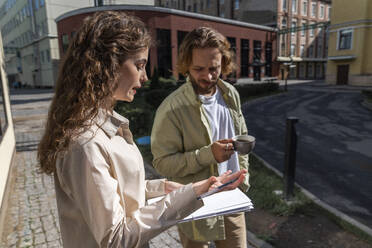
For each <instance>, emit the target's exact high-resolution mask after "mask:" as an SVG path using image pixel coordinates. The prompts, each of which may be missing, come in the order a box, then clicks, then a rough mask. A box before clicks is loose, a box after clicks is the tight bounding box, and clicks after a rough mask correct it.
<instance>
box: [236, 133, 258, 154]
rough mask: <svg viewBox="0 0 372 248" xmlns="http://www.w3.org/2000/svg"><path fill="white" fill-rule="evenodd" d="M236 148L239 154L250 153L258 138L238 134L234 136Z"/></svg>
mask: <svg viewBox="0 0 372 248" xmlns="http://www.w3.org/2000/svg"><path fill="white" fill-rule="evenodd" d="M232 140H233V142H232V143H233V145H234V150H235V151H237V152H238V153H239V154H248V153H250V152H251V151H252V150H253V148H254V145H255V144H256V138H255V137H253V136H251V135H237V136H234V137H233V138H232Z"/></svg>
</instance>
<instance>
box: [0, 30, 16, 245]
mask: <svg viewBox="0 0 372 248" xmlns="http://www.w3.org/2000/svg"><path fill="white" fill-rule="evenodd" d="M4 67H5V66H4V50H3V45H2V39H1V32H0V160H1V162H0V171H1V173H0V204H1V205H0V226H3V225H2V223H3V222H4V218H5V208H6V203H7V199H6V198H7V195H9V193H8V192H7V191H6V186H7V184H8V175H9V174H10V173H9V172H10V169H11V168H12V166H11V165H12V163H13V161H14V156H15V136H14V128H13V121H12V115H11V112H10V101H9V89H8V83H7V77H6V74H5V71H4ZM1 235H2V232H0V240H1V238H2V237H1Z"/></svg>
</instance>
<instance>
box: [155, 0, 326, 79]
mask: <svg viewBox="0 0 372 248" xmlns="http://www.w3.org/2000/svg"><path fill="white" fill-rule="evenodd" d="M155 5H157V6H162V7H168V8H175V9H182V10H186V11H192V12H196V13H203V14H208V15H213V16H219V17H224V18H227V19H234V20H239V21H243V22H248V23H256V24H259V25H265V26H270V27H273V28H277V29H278V30H279V32H278V34H279V36H278V40H277V44H275V45H276V46H277V50H278V57H277V58H276V59H277V61H278V62H280V63H282V64H283V66H282V67H281V68H282V70H281V71H282V72H285V73H286V74H287V70H289V77H290V78H299V79H319V78H324V77H325V66H326V63H327V49H328V48H327V39H328V36H327V29H326V28H327V23H328V22H329V20H330V10H331V1H330V0H246V1H243V0H181V1H174V0H173V1H172V0H156V1H155ZM287 64H291V66H290V69H288V68H289V67H288V66H286V65H287ZM284 65H285V66H284ZM283 75H284V73H280V74H279V77H283Z"/></svg>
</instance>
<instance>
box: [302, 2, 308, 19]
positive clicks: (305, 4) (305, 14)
mask: <svg viewBox="0 0 372 248" xmlns="http://www.w3.org/2000/svg"><path fill="white" fill-rule="evenodd" d="M302 15H303V16H307V1H306V0H304V1H303V2H302Z"/></svg>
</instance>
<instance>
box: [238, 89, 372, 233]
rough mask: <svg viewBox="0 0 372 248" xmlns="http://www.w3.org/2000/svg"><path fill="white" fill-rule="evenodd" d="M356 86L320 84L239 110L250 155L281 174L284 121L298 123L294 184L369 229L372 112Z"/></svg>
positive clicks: (371, 224)
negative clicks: (251, 143)
mask: <svg viewBox="0 0 372 248" xmlns="http://www.w3.org/2000/svg"><path fill="white" fill-rule="evenodd" d="M361 99H362V98H361V95H360V90H358V89H357V88H356V87H338V86H327V85H325V84H324V83H321V82H314V83H310V84H301V85H291V86H290V87H289V91H288V92H287V93H283V94H280V95H276V96H272V97H267V98H262V99H258V100H256V101H253V102H250V103H247V104H244V105H243V113H244V116H245V119H246V122H247V125H248V129H249V131H250V134H251V135H253V136H256V138H257V145H256V148H255V152H256V153H257V154H258V155H259V156H261V157H262V158H263V159H264V160H266V161H267V162H269V163H270V164H271V165H272V166H274V167H275V168H277V169H278V170H280V171H282V168H283V165H284V143H285V120H286V117H287V116H296V117H298V118H299V119H300V121H299V123H298V124H297V132H298V135H299V136H298V151H297V167H296V181H297V182H298V183H299V184H300V185H301V186H303V187H304V188H306V189H307V190H309V191H310V192H311V193H313V194H314V195H316V196H317V197H318V198H320V199H321V200H323V201H324V202H326V203H328V204H329V205H331V206H333V207H335V208H336V209H338V210H340V211H342V212H343V213H345V214H347V215H349V216H350V217H352V218H354V219H356V220H358V221H359V222H361V223H364V224H365V225H367V226H369V227H370V228H371V227H372V208H371V206H372V111H370V110H368V109H366V108H364V107H363V106H362V105H361V104H360V102H361Z"/></svg>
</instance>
